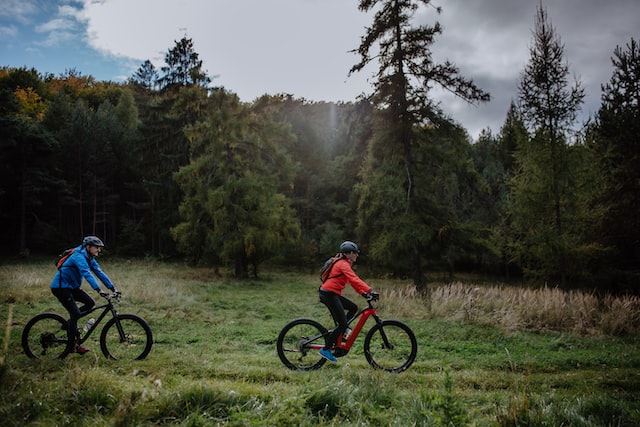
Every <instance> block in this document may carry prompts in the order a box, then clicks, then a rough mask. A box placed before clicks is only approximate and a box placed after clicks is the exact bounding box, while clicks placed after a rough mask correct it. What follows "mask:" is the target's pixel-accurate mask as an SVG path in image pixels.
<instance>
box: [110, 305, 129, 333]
mask: <svg viewBox="0 0 640 427" xmlns="http://www.w3.org/2000/svg"><path fill="white" fill-rule="evenodd" d="M109 309H110V310H111V314H112V315H113V320H114V321H115V323H116V329H117V330H118V335H119V336H120V342H124V340H126V336H125V334H124V329H122V325H121V324H120V318H119V317H118V312H117V311H116V308H115V306H113V305H111V307H110V308H109Z"/></svg>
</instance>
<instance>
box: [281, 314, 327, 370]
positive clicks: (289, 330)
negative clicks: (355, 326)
mask: <svg viewBox="0 0 640 427" xmlns="http://www.w3.org/2000/svg"><path fill="white" fill-rule="evenodd" d="M328 332H329V331H328V330H327V328H325V327H324V326H322V325H321V324H320V323H318V322H316V321H315V320H312V319H296V320H293V321H291V322H289V323H287V324H286V325H285V327H284V328H282V330H281V331H280V334H279V335H278V341H277V344H276V346H277V349H278V357H280V360H281V361H282V363H284V365H285V366H286V367H287V368H289V369H292V370H297V371H311V370H315V369H319V368H320V367H321V366H322V365H324V364H325V362H326V361H327V360H326V359H324V358H323V357H322V356H320V355H319V354H318V350H316V349H313V348H311V347H310V346H309V345H310V344H321V345H323V346H324V345H326V344H327V340H328V338H329V337H328Z"/></svg>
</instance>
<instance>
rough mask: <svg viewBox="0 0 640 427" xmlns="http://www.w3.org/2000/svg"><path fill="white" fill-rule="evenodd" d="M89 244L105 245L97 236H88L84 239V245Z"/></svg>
mask: <svg viewBox="0 0 640 427" xmlns="http://www.w3.org/2000/svg"><path fill="white" fill-rule="evenodd" d="M87 245H91V246H100V247H104V243H102V240H100V239H99V238H98V237H96V236H87V237H85V238H84V239H82V246H87Z"/></svg>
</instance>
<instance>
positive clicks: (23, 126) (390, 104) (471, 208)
mask: <svg viewBox="0 0 640 427" xmlns="http://www.w3.org/2000/svg"><path fill="white" fill-rule="evenodd" d="M377 3H381V4H379V5H378V6H379V7H380V9H379V12H378V13H376V15H375V18H374V22H373V23H372V26H371V27H369V28H367V29H366V33H365V34H364V35H363V37H362V42H361V44H360V46H359V47H358V48H357V50H356V52H357V53H358V55H359V57H360V61H359V62H358V63H356V64H354V66H353V68H352V69H351V70H350V72H351V73H357V72H359V71H360V70H362V69H363V67H365V66H366V65H368V64H370V63H377V64H378V66H379V68H378V71H377V72H376V74H375V75H376V80H375V81H374V82H373V84H372V93H371V94H369V95H367V96H363V97H361V98H360V99H358V100H357V101H356V102H347V103H331V102H322V101H308V100H305V99H301V98H296V97H295V95H293V94H274V95H266V94H265V95H264V96H262V97H260V98H258V99H256V100H254V101H252V102H241V101H240V99H239V97H238V96H237V95H236V94H234V93H233V92H232V91H229V90H227V89H225V88H222V87H216V86H215V84H214V83H215V80H212V78H211V77H210V76H209V75H207V73H205V72H204V71H203V68H202V61H201V60H200V59H199V55H198V53H197V52H196V51H195V49H194V43H193V40H192V39H190V38H188V37H186V36H185V37H183V38H182V39H181V40H178V41H176V42H175V45H174V46H171V47H169V48H168V50H167V52H166V54H165V58H164V65H163V66H162V67H160V68H159V69H158V68H156V67H155V66H154V65H153V64H152V63H151V61H149V60H147V61H145V62H144V63H142V64H141V65H140V67H139V69H138V70H137V71H136V72H135V73H134V74H133V75H132V76H131V77H130V78H129V79H128V80H127V81H126V82H122V83H116V82H111V81H96V80H95V79H94V78H93V77H92V76H90V75H83V74H82V73H81V72H80V71H78V70H76V69H74V68H70V69H68V70H67V71H66V72H65V73H64V74H62V75H57V76H54V75H51V74H46V73H45V74H43V73H41V72H39V71H38V70H36V69H29V68H26V67H22V68H17V67H11V66H4V67H2V68H1V69H0V122H1V125H0V132H1V134H0V146H1V150H0V175H1V176H0V206H2V208H1V212H0V228H1V230H0V250H1V252H2V253H1V256H2V257H17V256H20V257H29V256H33V255H36V254H47V255H48V256H51V258H52V260H53V258H54V257H55V255H56V254H58V253H59V252H61V251H62V250H63V249H65V248H67V247H70V246H73V245H76V244H78V243H79V242H80V241H81V239H82V236H84V235H88V234H96V235H98V236H100V237H101V238H102V239H103V240H104V241H105V243H106V245H107V248H106V251H105V254H106V255H107V256H118V257H140V258H142V257H150V258H154V259H158V260H168V259H171V260H184V261H185V262H188V263H189V264H192V265H200V266H203V265H204V266H211V267H212V268H215V269H220V268H224V269H228V270H229V271H230V272H231V274H233V275H234V277H236V278H239V279H242V278H248V277H256V276H258V275H259V272H260V270H259V269H260V267H261V266H282V267H285V268H292V269H297V270H305V271H316V270H318V269H319V268H320V266H321V265H322V262H323V261H324V259H326V258H327V257H328V256H330V255H332V254H334V253H335V252H336V250H337V247H338V245H339V243H340V242H341V241H343V240H353V241H356V242H358V244H359V245H360V246H361V250H362V252H363V254H364V256H363V257H362V259H361V261H359V263H362V264H363V268H366V269H368V271H369V272H370V274H371V275H373V274H375V275H379V276H386V277H393V278H401V279H407V280H409V281H411V282H413V284H414V285H415V286H416V287H417V288H418V289H420V290H425V289H427V287H428V283H429V280H430V279H429V278H430V276H431V275H434V274H438V275H439V276H438V277H442V276H443V275H446V276H449V277H450V276H453V275H454V274H458V273H476V274H482V275H486V276H490V277H495V278H497V279H499V280H504V281H509V280H512V279H517V280H520V279H523V278H524V279H534V280H537V281H538V283H545V284H548V285H551V286H558V287H560V288H562V289H568V288H569V287H573V286H579V287H583V288H589V289H594V290H598V291H607V292H631V293H636V292H637V291H638V289H640V288H639V285H640V215H639V213H640V86H639V85H638V82H640V47H639V46H638V43H637V41H636V40H634V39H631V40H630V41H629V42H628V44H626V45H625V46H612V55H611V65H612V68H611V69H612V74H611V79H610V80H609V81H607V82H602V93H601V106H600V109H599V111H598V112H597V114H596V115H595V116H594V117H592V118H591V119H590V120H589V121H588V122H587V123H582V124H579V123H576V117H577V113H578V112H579V111H580V107H581V104H582V100H583V98H584V89H583V88H582V86H581V84H580V81H579V80H577V79H576V78H574V77H573V75H574V73H575V72H578V73H579V71H580V70H570V69H569V65H568V61H567V58H565V56H564V51H563V45H562V41H561V38H560V35H559V34H557V33H556V32H555V30H554V29H553V27H552V26H551V25H550V17H549V16H548V14H547V12H546V10H545V9H544V8H543V7H539V8H538V10H537V14H536V16H535V28H534V31H533V32H532V41H531V47H530V52H529V61H528V62H527V65H526V67H525V68H524V69H523V70H522V73H521V80H520V81H519V83H518V92H517V93H515V94H514V102H513V103H512V105H511V106H510V108H509V109H508V111H507V113H506V117H505V120H504V123H503V125H502V127H501V128H500V129H499V130H498V131H497V132H496V133H494V132H492V131H491V130H490V129H486V130H485V131H483V132H482V133H481V135H480V136H479V137H478V138H477V140H475V141H474V140H472V138H471V137H470V136H469V135H468V133H467V131H466V130H465V129H464V128H463V127H462V126H461V125H459V124H458V123H457V122H456V121H455V118H454V117H449V116H447V115H446V114H445V113H443V111H442V109H441V107H440V106H439V105H438V104H437V103H435V102H434V101H433V99H432V97H431V96H430V93H429V90H430V89H431V88H432V87H434V86H439V87H442V88H444V89H445V90H448V91H450V92H452V93H454V94H456V95H457V96H458V97H460V98H462V99H464V100H466V101H467V102H469V103H481V102H487V101H488V100H490V94H489V93H486V92H485V91H484V90H483V89H482V88H480V87H478V86H476V84H475V83H474V82H473V81H472V80H471V79H469V78H467V77H465V76H462V75H461V74H460V72H459V70H458V69H457V68H456V67H455V65H454V64H451V63H448V62H446V63H434V62H433V59H432V57H431V50H430V49H431V46H432V44H433V43H434V42H435V39H436V36H437V35H438V34H439V33H440V32H441V31H442V29H441V28H440V27H439V25H438V24H437V23H436V24H435V25H433V26H417V25H414V24H413V22H412V20H411V18H412V13H413V12H414V11H415V8H416V2H415V1H409V0H404V1H386V2H370V1H362V2H360V9H362V10H364V11H366V10H367V9H368V8H371V7H372V5H373V4H377ZM374 52H375V54H374ZM576 127H578V128H579V130H577V131H576V130H575V129H576Z"/></svg>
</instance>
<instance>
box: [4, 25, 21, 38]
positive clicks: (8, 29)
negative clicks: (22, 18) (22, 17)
mask: <svg viewBox="0 0 640 427" xmlns="http://www.w3.org/2000/svg"><path fill="white" fill-rule="evenodd" d="M17 35H18V28H17V27H16V26H15V25H2V26H0V37H2V38H3V39H12V38H14V37H16V36H17Z"/></svg>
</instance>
